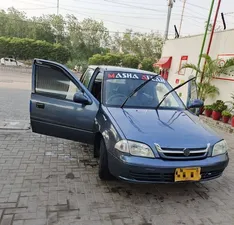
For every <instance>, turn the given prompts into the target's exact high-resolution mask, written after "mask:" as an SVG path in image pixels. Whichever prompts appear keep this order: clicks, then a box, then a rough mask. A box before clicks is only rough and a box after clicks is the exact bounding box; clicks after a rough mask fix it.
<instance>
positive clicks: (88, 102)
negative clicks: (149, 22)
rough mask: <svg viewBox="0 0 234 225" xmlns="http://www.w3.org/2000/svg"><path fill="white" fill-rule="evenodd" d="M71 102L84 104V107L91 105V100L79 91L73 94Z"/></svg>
mask: <svg viewBox="0 0 234 225" xmlns="http://www.w3.org/2000/svg"><path fill="white" fill-rule="evenodd" d="M73 101H74V102H76V103H81V104H84V105H91V104H92V102H91V100H90V99H89V98H88V97H87V96H85V94H84V93H82V92H81V91H79V92H76V93H75V94H74V96H73Z"/></svg>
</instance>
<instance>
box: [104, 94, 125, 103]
mask: <svg viewBox="0 0 234 225" xmlns="http://www.w3.org/2000/svg"><path fill="white" fill-rule="evenodd" d="M126 97H127V96H126V95H124V94H116V95H112V96H111V97H109V98H108V99H107V103H109V102H111V101H113V99H115V98H121V99H122V98H126Z"/></svg>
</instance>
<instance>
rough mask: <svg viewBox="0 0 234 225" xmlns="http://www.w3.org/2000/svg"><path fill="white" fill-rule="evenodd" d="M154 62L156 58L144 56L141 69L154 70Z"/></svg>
mask: <svg viewBox="0 0 234 225" xmlns="http://www.w3.org/2000/svg"><path fill="white" fill-rule="evenodd" d="M154 63H155V61H154V60H152V59H150V58H144V59H143V60H142V62H141V69H142V70H147V71H151V72H154V67H153V64H154Z"/></svg>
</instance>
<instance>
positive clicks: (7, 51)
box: [0, 37, 70, 63]
mask: <svg viewBox="0 0 234 225" xmlns="http://www.w3.org/2000/svg"><path fill="white" fill-rule="evenodd" d="M9 56H12V57H14V58H16V59H22V60H28V59H33V58H41V59H47V60H54V61H57V62H60V63H66V62H67V61H68V59H69V57H70V52H69V50H68V49H67V48H66V47H64V46H62V45H61V44H51V43H49V42H46V41H40V40H33V39H29V38H15V37H14V38H6V37H0V57H9Z"/></svg>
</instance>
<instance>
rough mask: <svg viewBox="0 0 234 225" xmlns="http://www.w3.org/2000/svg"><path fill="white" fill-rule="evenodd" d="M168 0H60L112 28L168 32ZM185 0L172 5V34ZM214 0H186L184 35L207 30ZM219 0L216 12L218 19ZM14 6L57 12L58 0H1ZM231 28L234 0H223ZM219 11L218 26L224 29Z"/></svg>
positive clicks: (67, 10) (68, 10)
mask: <svg viewBox="0 0 234 225" xmlns="http://www.w3.org/2000/svg"><path fill="white" fill-rule="evenodd" d="M167 2H168V1H167V0H59V14H62V15H64V16H65V15H66V14H73V15H75V16H76V17H77V18H78V19H80V20H82V19H84V18H92V19H95V20H98V21H103V22H104V25H105V26H106V27H107V28H108V29H109V30H110V31H114V32H115V31H120V32H124V31H126V29H132V30H133V31H136V32H151V31H154V32H159V33H160V34H162V35H164V32H165V27H166V18H167V11H168V6H167ZM183 2H184V0H175V3H174V6H173V8H172V14H171V20H170V28H169V38H173V37H174V33H175V32H174V25H176V26H177V29H178V30H179V27H180V22H181V14H182V9H183ZM211 2H212V0H186V3H185V9H184V16H183V22H182V25H181V36H188V35H195V34H201V33H204V27H205V21H207V18H208V13H209V8H210V6H211ZM217 2H218V0H215V4H214V9H213V13H212V20H213V19H214V14H215V9H216V7H217ZM9 7H14V8H16V9H18V10H22V11H24V12H26V14H27V16H28V17H32V16H40V15H43V14H56V13H57V0H40V1H38V0H0V9H3V10H7V8H9ZM219 12H220V13H221V12H223V13H224V14H226V15H225V19H226V24H227V29H231V28H234V3H233V0H222V2H221V7H220V11H219ZM220 13H219V17H218V22H217V27H219V28H220V29H221V30H222V29H223V25H222V20H221V15H220Z"/></svg>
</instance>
